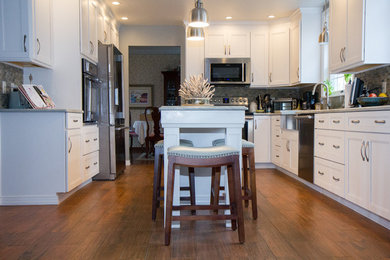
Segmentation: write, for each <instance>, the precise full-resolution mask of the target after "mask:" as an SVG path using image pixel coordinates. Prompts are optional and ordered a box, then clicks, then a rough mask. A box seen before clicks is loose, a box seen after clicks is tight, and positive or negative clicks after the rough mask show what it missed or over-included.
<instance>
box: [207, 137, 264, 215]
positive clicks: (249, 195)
mask: <svg viewBox="0 0 390 260" xmlns="http://www.w3.org/2000/svg"><path fill="white" fill-rule="evenodd" d="M221 145H225V140H224V139H217V140H214V141H213V146H221ZM254 149H255V144H254V143H252V142H249V141H247V140H244V139H243V140H242V165H243V168H244V171H243V174H242V182H243V186H242V189H243V190H244V196H242V199H243V200H244V203H245V207H248V205H249V200H251V201H252V217H253V219H257V196H256V174H255V152H254ZM248 160H249V171H250V188H249V185H248ZM212 175H213V178H214V179H212V181H211V183H212V187H211V197H210V201H211V202H212V203H214V205H218V202H219V190H220V189H221V187H220V185H219V183H220V170H219V171H218V170H217V169H213V173H212Z"/></svg>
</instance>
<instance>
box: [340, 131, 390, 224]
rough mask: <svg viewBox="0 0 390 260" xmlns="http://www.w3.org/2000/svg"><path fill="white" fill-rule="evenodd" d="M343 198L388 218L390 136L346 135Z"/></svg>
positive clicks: (389, 216)
mask: <svg viewBox="0 0 390 260" xmlns="http://www.w3.org/2000/svg"><path fill="white" fill-rule="evenodd" d="M345 137H346V159H347V165H346V178H347V181H346V198H347V199H348V200H350V201H352V202H354V203H356V204H357V205H359V206H361V207H364V208H366V209H369V210H371V211H372V212H374V213H376V214H378V215H380V216H382V217H384V218H387V219H390V200H389V199H388V198H390V189H389V187H388V185H389V183H390V176H389V174H388V169H390V161H389V154H390V135H388V134H371V133H369V134H367V133H358V132H346V135H345Z"/></svg>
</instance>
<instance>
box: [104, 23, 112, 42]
mask: <svg viewBox="0 0 390 260" xmlns="http://www.w3.org/2000/svg"><path fill="white" fill-rule="evenodd" d="M110 43H112V41H111V23H110V21H109V20H105V21H104V44H110Z"/></svg>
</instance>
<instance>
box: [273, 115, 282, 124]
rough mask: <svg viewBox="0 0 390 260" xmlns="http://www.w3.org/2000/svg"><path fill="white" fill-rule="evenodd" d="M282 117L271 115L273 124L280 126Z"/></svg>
mask: <svg viewBox="0 0 390 260" xmlns="http://www.w3.org/2000/svg"><path fill="white" fill-rule="evenodd" d="M280 119H281V117H280V116H272V117H271V120H272V121H271V123H272V126H280Z"/></svg>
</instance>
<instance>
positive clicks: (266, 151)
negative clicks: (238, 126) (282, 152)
mask: <svg viewBox="0 0 390 260" xmlns="http://www.w3.org/2000/svg"><path fill="white" fill-rule="evenodd" d="M253 124H254V126H253V128H254V130H253V142H254V144H255V163H270V162H271V153H270V150H271V140H270V136H271V118H270V116H255V117H254V123H253Z"/></svg>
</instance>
